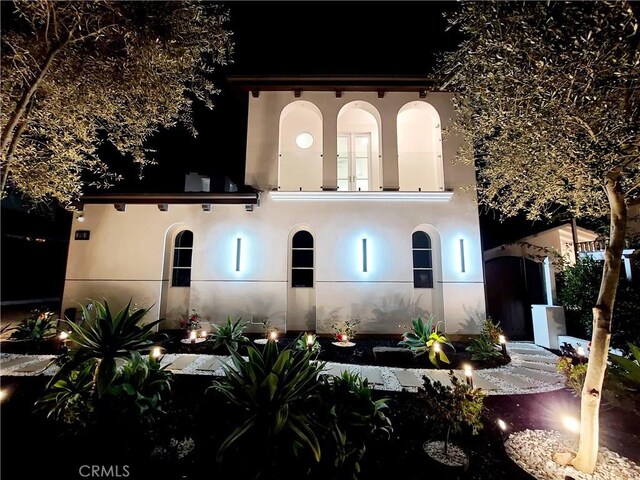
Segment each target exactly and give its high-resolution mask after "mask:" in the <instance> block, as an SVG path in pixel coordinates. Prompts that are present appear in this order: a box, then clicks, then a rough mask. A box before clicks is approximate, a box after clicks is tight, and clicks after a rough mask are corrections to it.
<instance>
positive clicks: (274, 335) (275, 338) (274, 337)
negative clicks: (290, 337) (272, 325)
mask: <svg viewBox="0 0 640 480" xmlns="http://www.w3.org/2000/svg"><path fill="white" fill-rule="evenodd" d="M269 339H271V340H273V341H274V342H277V341H278V332H276V331H275V330H273V331H272V332H271V333H270V334H269Z"/></svg>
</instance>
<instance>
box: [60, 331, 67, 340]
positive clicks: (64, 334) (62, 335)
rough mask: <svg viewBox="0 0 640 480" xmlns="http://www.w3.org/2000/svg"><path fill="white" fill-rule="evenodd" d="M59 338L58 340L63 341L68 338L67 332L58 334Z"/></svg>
mask: <svg viewBox="0 0 640 480" xmlns="http://www.w3.org/2000/svg"><path fill="white" fill-rule="evenodd" d="M59 337H60V340H62V341H64V340H66V339H67V338H69V332H60V335H59Z"/></svg>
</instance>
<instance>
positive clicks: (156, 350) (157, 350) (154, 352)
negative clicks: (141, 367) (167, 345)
mask: <svg viewBox="0 0 640 480" xmlns="http://www.w3.org/2000/svg"><path fill="white" fill-rule="evenodd" d="M161 355H162V350H161V349H160V347H154V349H153V350H151V356H152V357H153V358H156V359H157V358H160V356H161Z"/></svg>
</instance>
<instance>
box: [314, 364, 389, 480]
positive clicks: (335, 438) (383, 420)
mask: <svg viewBox="0 0 640 480" xmlns="http://www.w3.org/2000/svg"><path fill="white" fill-rule="evenodd" d="M319 394H320V395H319V397H320V401H321V402H322V407H321V408H320V409H319V410H320V411H321V412H323V418H322V419H321V422H322V424H323V425H324V426H325V433H324V435H323V439H322V463H323V467H324V470H326V471H327V472H328V474H329V475H330V476H331V477H333V478H354V479H355V478H357V476H358V473H359V472H360V461H361V460H362V458H363V457H364V455H365V453H366V450H367V448H366V447H367V442H370V441H372V440H376V439H382V440H389V439H390V437H391V433H392V432H393V428H392V426H391V420H389V418H388V417H387V416H386V415H385V411H386V410H387V409H388V406H387V404H386V399H380V400H373V398H372V396H371V389H370V388H369V385H368V382H367V379H366V378H365V379H362V378H361V377H360V376H359V375H358V374H352V373H349V372H347V371H345V372H343V373H342V375H341V376H339V377H337V376H331V375H328V376H326V377H325V378H324V380H323V382H322V388H321V390H320V392H319Z"/></svg>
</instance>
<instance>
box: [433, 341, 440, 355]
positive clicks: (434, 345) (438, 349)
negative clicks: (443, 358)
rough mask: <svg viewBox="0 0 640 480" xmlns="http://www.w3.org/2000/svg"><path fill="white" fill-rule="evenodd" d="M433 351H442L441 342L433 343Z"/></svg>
mask: <svg viewBox="0 0 640 480" xmlns="http://www.w3.org/2000/svg"><path fill="white" fill-rule="evenodd" d="M433 351H434V352H435V353H440V342H435V343H434V344H433Z"/></svg>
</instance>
